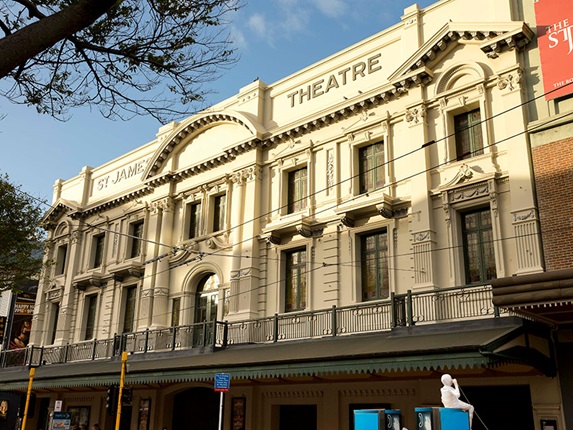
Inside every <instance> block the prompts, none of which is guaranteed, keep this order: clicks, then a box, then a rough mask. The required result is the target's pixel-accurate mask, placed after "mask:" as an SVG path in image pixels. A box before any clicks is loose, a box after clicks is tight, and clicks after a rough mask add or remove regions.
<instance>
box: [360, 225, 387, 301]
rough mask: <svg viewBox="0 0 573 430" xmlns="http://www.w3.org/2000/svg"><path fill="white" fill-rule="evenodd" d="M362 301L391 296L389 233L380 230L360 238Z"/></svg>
mask: <svg viewBox="0 0 573 430" xmlns="http://www.w3.org/2000/svg"><path fill="white" fill-rule="evenodd" d="M360 257H361V264H360V267H361V281H362V301H368V300H379V299H385V298H387V297H388V296H389V295H390V283H389V278H388V233H387V232H386V230H379V231H376V232H374V233H366V234H363V235H361V236H360Z"/></svg>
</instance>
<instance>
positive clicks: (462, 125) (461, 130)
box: [453, 108, 484, 160]
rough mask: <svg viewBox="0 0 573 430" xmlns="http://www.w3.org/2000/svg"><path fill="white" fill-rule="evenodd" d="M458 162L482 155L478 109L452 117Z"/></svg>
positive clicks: (480, 120) (481, 136)
mask: <svg viewBox="0 0 573 430" xmlns="http://www.w3.org/2000/svg"><path fill="white" fill-rule="evenodd" d="M453 120H454V132H455V140H456V157H457V159H458V160H465V159H467V158H471V157H475V156H477V155H481V154H483V150H484V148H483V135H482V124H481V123H482V119H481V111H480V109H479V108H478V109H473V110H471V111H469V112H462V113H459V114H457V115H455V116H454V117H453Z"/></svg>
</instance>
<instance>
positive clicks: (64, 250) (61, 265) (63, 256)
mask: <svg viewBox="0 0 573 430" xmlns="http://www.w3.org/2000/svg"><path fill="white" fill-rule="evenodd" d="M67 258H68V245H60V246H58V251H57V253H56V275H63V274H64V271H65V270H66V260H67Z"/></svg>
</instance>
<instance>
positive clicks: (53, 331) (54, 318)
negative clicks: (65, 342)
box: [50, 302, 60, 345]
mask: <svg viewBox="0 0 573 430" xmlns="http://www.w3.org/2000/svg"><path fill="white" fill-rule="evenodd" d="M59 318H60V303H59V302H58V303H52V305H51V309H50V345H53V344H54V342H55V341H56V338H57V334H58V319H59Z"/></svg>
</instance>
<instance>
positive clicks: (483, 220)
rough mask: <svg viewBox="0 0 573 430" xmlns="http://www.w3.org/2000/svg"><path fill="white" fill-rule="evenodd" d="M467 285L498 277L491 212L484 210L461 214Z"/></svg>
mask: <svg viewBox="0 0 573 430" xmlns="http://www.w3.org/2000/svg"><path fill="white" fill-rule="evenodd" d="M461 222H462V236H463V248H464V249H463V251H464V268H465V274H466V284H479V283H486V282H488V281H489V280H490V279H493V278H495V277H496V268H495V252H494V246H493V245H494V244H493V231H492V224H491V212H490V210H489V207H488V208H483V209H479V210H475V211H471V212H465V213H462V214H461Z"/></svg>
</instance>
